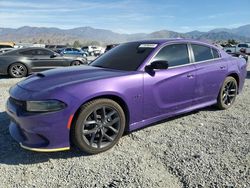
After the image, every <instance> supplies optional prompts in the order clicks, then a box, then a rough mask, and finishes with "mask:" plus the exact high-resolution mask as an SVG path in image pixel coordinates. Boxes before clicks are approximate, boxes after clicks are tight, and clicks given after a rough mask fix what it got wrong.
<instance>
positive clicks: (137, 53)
mask: <svg viewBox="0 0 250 188" xmlns="http://www.w3.org/2000/svg"><path fill="white" fill-rule="evenodd" d="M156 46H157V44H152V43H150V44H148V43H147V44H146V43H141V42H129V43H125V44H120V45H119V46H117V47H115V48H113V49H111V50H110V51H108V52H106V53H105V54H103V55H102V56H100V57H99V58H97V59H96V60H95V61H93V62H92V63H91V64H90V65H91V66H94V67H102V68H109V69H116V70H124V71H136V70H137V69H138V67H139V66H140V65H141V64H142V63H143V61H144V60H145V59H146V58H147V57H148V56H149V54H150V53H151V52H152V51H153V50H154V48H155V47H156Z"/></svg>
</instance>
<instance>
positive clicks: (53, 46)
mask: <svg viewBox="0 0 250 188" xmlns="http://www.w3.org/2000/svg"><path fill="white" fill-rule="evenodd" d="M45 48H48V49H50V50H52V51H54V52H56V53H60V52H61V51H62V50H63V49H64V48H67V46H66V45H61V44H59V45H58V44H47V45H45Z"/></svg>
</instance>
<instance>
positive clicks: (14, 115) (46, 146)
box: [6, 99, 70, 152]
mask: <svg viewBox="0 0 250 188" xmlns="http://www.w3.org/2000/svg"><path fill="white" fill-rule="evenodd" d="M6 111H7V114H8V115H9V117H10V119H11V122H10V125H9V131H10V134H11V136H12V137H13V138H14V139H15V140H16V141H17V142H18V143H20V145H21V147H23V148H24V149H28V150H32V151H39V152H54V151H63V150H68V149H70V138H69V131H70V130H69V129H68V128H67V125H68V121H69V119H70V117H69V114H70V113H69V112H68V111H67V109H64V110H61V111H58V112H51V113H27V112H25V111H24V110H23V109H22V108H21V107H20V106H18V105H15V104H13V102H12V101H11V100H10V99H9V100H8V101H7V104H6Z"/></svg>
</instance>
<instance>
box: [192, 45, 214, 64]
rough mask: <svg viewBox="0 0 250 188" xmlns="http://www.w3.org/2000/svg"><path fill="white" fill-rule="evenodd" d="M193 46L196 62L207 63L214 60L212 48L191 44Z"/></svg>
mask: <svg viewBox="0 0 250 188" xmlns="http://www.w3.org/2000/svg"><path fill="white" fill-rule="evenodd" d="M191 46H192V49H193V53H194V60H195V62H199V61H206V60H210V59H213V58H214V57H213V54H212V50H211V48H210V47H208V46H203V45H199V44H191Z"/></svg>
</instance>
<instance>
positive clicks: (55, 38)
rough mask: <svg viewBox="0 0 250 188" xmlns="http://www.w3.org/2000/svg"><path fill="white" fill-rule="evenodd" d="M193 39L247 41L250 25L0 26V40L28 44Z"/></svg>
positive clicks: (248, 39) (249, 37)
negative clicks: (129, 29)
mask: <svg viewBox="0 0 250 188" xmlns="http://www.w3.org/2000/svg"><path fill="white" fill-rule="evenodd" d="M179 37H181V38H192V39H198V40H208V41H225V40H228V39H234V40H237V41H241V42H247V41H248V42H249V41H250V24H249V25H244V26H240V27H238V28H233V29H228V28H217V29H213V30H211V31H208V32H201V31H191V32H187V33H179V32H175V31H169V30H161V31H156V32H152V33H135V34H121V33H116V32H113V31H111V30H105V29H95V28H92V27H78V28H73V29H59V28H47V27H30V26H23V27H20V28H17V29H13V28H0V41H14V42H27V43H35V42H36V43H46V44H47V43H50V44H66V43H69V44H73V43H74V41H79V42H80V43H87V42H91V41H97V42H98V43H100V44H108V43H120V42H126V41H133V40H140V39H154V38H179Z"/></svg>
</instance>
